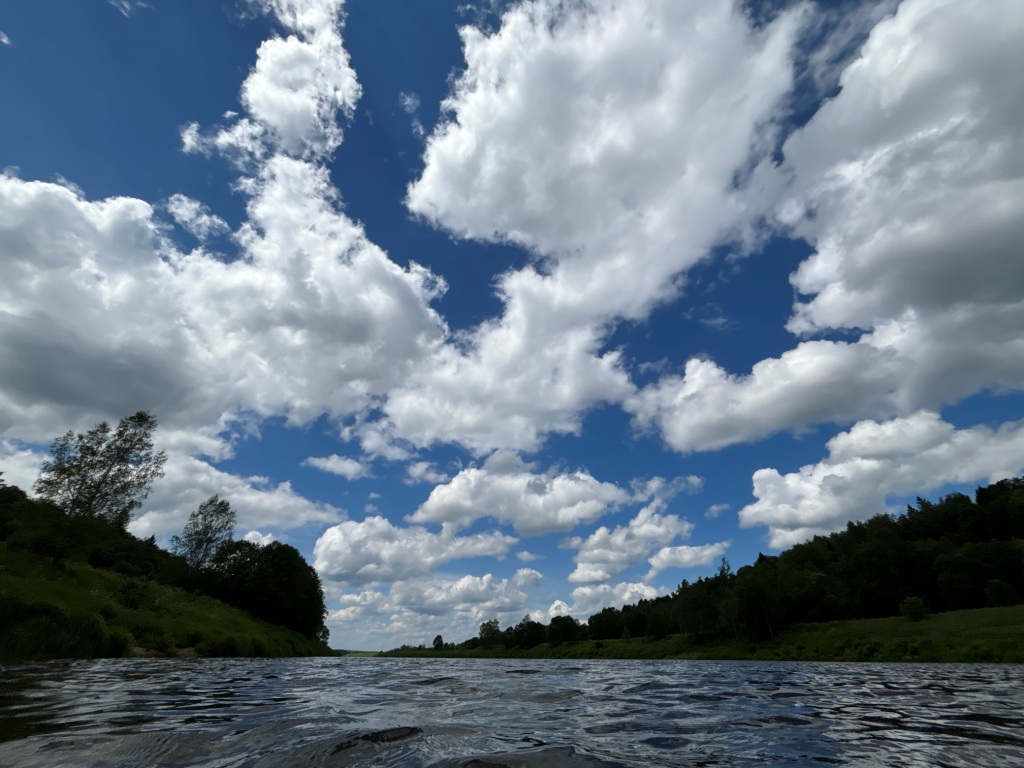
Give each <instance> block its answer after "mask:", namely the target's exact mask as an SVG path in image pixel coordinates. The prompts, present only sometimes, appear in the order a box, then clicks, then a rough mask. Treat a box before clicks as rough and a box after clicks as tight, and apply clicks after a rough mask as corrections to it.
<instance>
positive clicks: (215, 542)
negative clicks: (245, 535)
mask: <svg viewBox="0 0 1024 768" xmlns="http://www.w3.org/2000/svg"><path fill="white" fill-rule="evenodd" d="M234 531H235V510H233V509H232V508H231V504H229V503H228V501H227V499H221V498H220V497H219V496H211V497H210V498H208V499H207V500H206V501H204V502H203V503H202V504H200V505H199V507H198V508H197V509H196V510H195V511H194V512H193V513H192V514H191V515H189V516H188V522H187V523H186V524H185V529H184V530H183V531H182V532H181V536H172V537H171V551H173V552H174V554H176V555H181V556H182V557H184V558H185V561H186V562H187V563H188V565H189V567H190V568H195V569H199V568H203V567H205V566H207V565H209V564H210V563H211V562H212V561H213V558H214V556H215V555H216V554H217V552H218V551H219V550H220V548H221V547H223V546H224V545H225V544H227V543H228V542H230V541H231V539H232V535H233V534H234Z"/></svg>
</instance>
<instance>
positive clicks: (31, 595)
mask: <svg viewBox="0 0 1024 768" xmlns="http://www.w3.org/2000/svg"><path fill="white" fill-rule="evenodd" d="M324 615H325V609H324V598H323V590H322V588H321V584H320V579H319V576H318V575H317V573H316V571H314V570H313V568H312V567H311V566H310V565H309V564H308V563H306V561H305V559H303V557H302V555H301V554H300V553H299V552H298V550H296V549H295V548H294V547H291V546H288V545H286V544H281V543H279V542H273V543H271V544H269V545H267V546H264V547H259V546H257V545H255V544H251V543H249V542H245V541H241V542H230V543H228V544H226V545H225V546H223V547H221V548H220V550H219V551H218V553H217V556H216V558H214V560H213V562H211V563H209V564H207V565H205V566H204V567H201V568H197V567H193V566H190V564H189V562H188V561H187V560H186V558H185V557H182V556H178V555H175V554H172V553H170V552H167V551H166V550H163V549H161V548H160V547H158V546H157V544H156V541H155V539H153V538H149V539H146V540H140V539H137V538H136V537H134V536H132V535H131V534H130V533H128V532H127V531H125V530H124V529H123V528H122V527H121V526H120V525H118V524H117V521H116V520H114V521H112V520H108V519H106V518H104V517H96V516H88V515H77V516H75V515H69V514H67V513H66V512H65V511H64V510H62V509H61V508H59V507H58V506H56V505H55V504H52V503H50V502H46V501H39V500H34V499H31V498H29V497H28V496H27V495H26V494H25V492H24V491H22V490H21V489H19V488H16V487H12V486H5V487H0V658H58V657H93V656H120V655H125V654H126V653H130V652H131V650H132V648H134V647H136V646H142V647H144V648H146V649H149V650H155V651H158V652H162V653H173V652H174V651H175V650H176V649H180V648H183V647H186V646H188V647H194V648H195V649H196V650H197V651H198V653H200V654H202V655H217V656H234V655H240V656H263V655H267V656H290V655H326V654H330V653H331V651H330V649H329V648H328V646H327V645H326V630H325V629H324V623H323V620H324Z"/></svg>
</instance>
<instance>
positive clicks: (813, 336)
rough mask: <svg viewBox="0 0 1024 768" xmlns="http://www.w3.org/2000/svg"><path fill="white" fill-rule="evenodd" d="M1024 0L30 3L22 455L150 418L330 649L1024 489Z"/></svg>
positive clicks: (1, 405)
mask: <svg viewBox="0 0 1024 768" xmlns="http://www.w3.org/2000/svg"><path fill="white" fill-rule="evenodd" d="M1022 71H1024V4H1021V3H1020V2H1019V0H902V1H898V0H843V1H842V2H822V3H821V4H814V3H813V2H790V1H789V0H744V1H742V2H741V0H735V2H734V1H733V0H688V2H679V0H517V1H511V0H475V1H472V0H471V1H467V0H450V2H445V1H444V0H431V2H411V1H410V0H222V2H216V3H214V2H208V0H147V2H141V1H140V0H48V2H46V3H5V4H3V6H2V7H0V104H2V105H3V114H4V117H3V119H2V120H0V168H2V169H3V170H2V175H0V471H3V472H4V479H5V480H6V481H7V482H8V483H11V484H17V485H20V486H21V487H23V488H26V489H29V488H30V487H31V485H32V483H33V482H34V480H35V478H36V477H37V476H38V471H39V466H40V464H41V462H42V461H44V460H45V459H46V458H47V456H48V445H49V442H50V441H51V440H52V439H53V438H54V437H56V436H57V435H59V434H62V433H63V432H65V431H67V430H68V429H74V430H78V431H84V430H86V429H89V428H90V427H92V426H93V425H95V424H96V423H98V422H99V421H101V420H108V421H111V422H116V421H117V420H118V419H119V418H121V417H122V416H125V415H129V414H131V413H134V412H136V411H138V410H141V409H144V410H148V411H150V412H151V413H152V414H153V415H154V416H156V418H157V419H158V421H159V423H160V427H159V429H158V431H157V435H156V438H157V442H158V444H159V446H160V447H161V448H163V449H165V450H166V451H167V456H168V460H167V464H166V474H165V476H164V477H163V478H162V479H160V480H159V481H158V482H157V483H156V484H155V485H154V487H153V490H152V493H151V494H150V496H149V498H148V499H147V500H146V502H145V503H144V506H143V508H142V509H141V510H140V513H139V514H138V515H137V517H136V519H135V520H134V521H133V522H132V524H131V527H130V530H131V531H132V532H133V533H135V534H136V535H138V536H142V537H148V536H156V538H157V541H158V542H160V543H161V544H164V545H166V543H167V541H168V539H169V538H170V536H172V535H174V534H175V533H179V532H180V531H181V529H182V527H183V526H184V524H185V522H186V520H187V519H188V515H189V513H190V512H191V511H192V510H194V509H195V508H196V507H197V506H198V505H199V504H200V503H201V502H202V501H203V500H205V499H206V498H208V497H209V496H211V495H213V494H219V495H220V496H221V498H226V499H228V500H229V501H230V502H231V504H232V507H233V508H234V509H235V510H236V512H237V515H238V528H237V531H236V536H237V537H238V538H243V537H244V538H246V539H248V540H251V541H257V542H269V541H282V542H285V543H288V544H291V545H293V546H295V547H296V548H298V549H299V551H300V552H302V553H303V555H304V556H305V557H306V558H307V559H308V560H309V562H310V563H311V564H313V565H314V567H315V568H316V570H317V571H318V573H319V574H320V576H321V578H322V580H323V583H324V589H325V595H326V599H327V607H328V610H329V612H330V613H329V616H328V619H327V625H328V627H329V629H330V630H331V644H332V645H333V646H334V647H337V648H349V649H356V648H359V649H381V648H392V647H396V646H398V645H401V644H410V645H419V644H421V643H422V644H428V645H429V644H430V643H431V642H432V639H433V638H434V636H435V635H437V634H442V635H443V637H444V639H445V640H447V641H460V640H464V639H466V638H468V637H472V636H474V635H475V634H476V633H477V631H478V628H479V625H480V623H481V622H483V621H486V620H488V619H491V618H498V619H499V620H500V622H501V625H502V627H505V626H509V625H511V624H515V623H517V622H518V621H519V620H521V619H522V617H523V616H524V615H526V614H529V615H531V616H532V617H533V618H535V619H537V620H541V621H545V622H546V621H548V620H550V618H551V617H553V616H557V615H572V616H576V617H578V618H580V619H586V618H587V617H588V616H589V615H591V614H592V613H595V612H597V611H599V610H601V609H602V608H604V607H606V606H621V605H623V604H624V603H632V602H635V601H637V600H638V599H641V598H652V597H655V596H658V595H662V594H666V593H670V592H672V591H673V590H674V589H675V588H676V587H677V586H678V584H679V583H680V582H681V581H682V580H683V579H687V580H689V581H691V582H692V581H694V580H696V579H697V578H700V577H702V576H707V575H709V574H712V573H714V572H715V571H716V570H717V568H718V566H719V564H720V562H721V559H722V558H723V557H725V558H727V559H728V560H729V562H730V563H731V564H732V567H733V568H734V569H735V568H739V567H741V566H742V565H745V564H748V563H751V562H753V561H754V560H755V559H756V558H757V556H758V554H759V553H762V552H763V553H765V554H773V553H777V552H779V551H780V550H783V549H785V548H787V547H789V546H792V545H793V544H795V543H798V542H801V541H805V540H807V539H809V538H811V537H813V536H814V535H817V534H826V533H829V532H831V531H836V530H841V529H843V528H845V527H846V525H847V523H848V522H849V521H857V520H864V519H867V518H868V517H871V516H872V515H875V514H878V513H881V512H887V511H888V512H893V513H899V512H900V510H901V509H903V508H905V506H906V504H907V503H908V502H912V501H913V500H914V499H915V497H917V496H918V495H920V496H925V497H928V498H937V497H938V496H940V495H942V494H945V493H949V492H953V491H964V492H968V493H970V492H972V491H973V489H974V487H975V486H976V485H978V484H985V483H988V482H992V481H995V480H998V479H1001V478H1004V477H1013V476H1016V475H1020V474H1022V473H1024V420H1022V416H1024V413H1022V411H1024V408H1022V406H1024V397H1022V389H1024V253H1022V246H1021V243H1022V242H1024V131H1021V126H1022V125H1024V79H1022V78H1021V77H1020V74H1019V73H1020V72H1022Z"/></svg>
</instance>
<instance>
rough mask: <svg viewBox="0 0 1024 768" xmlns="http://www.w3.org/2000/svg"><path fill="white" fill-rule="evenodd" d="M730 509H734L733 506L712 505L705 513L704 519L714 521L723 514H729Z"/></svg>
mask: <svg viewBox="0 0 1024 768" xmlns="http://www.w3.org/2000/svg"><path fill="white" fill-rule="evenodd" d="M730 509H732V505H731V504H712V505H711V506H710V507H708V509H707V511H706V512H705V513H704V517H706V518H708V519H709V520H714V519H715V518H716V517H718V516H719V515H721V514H722V513H723V512H728V511H729V510H730Z"/></svg>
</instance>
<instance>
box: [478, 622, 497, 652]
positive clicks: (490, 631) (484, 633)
mask: <svg viewBox="0 0 1024 768" xmlns="http://www.w3.org/2000/svg"><path fill="white" fill-rule="evenodd" d="M501 639H502V636H501V625H500V624H498V620H497V619H489V620H488V621H485V622H484V623H483V624H481V625H480V645H481V646H482V647H484V648H493V647H494V646H496V645H499V644H500V643H501Z"/></svg>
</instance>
